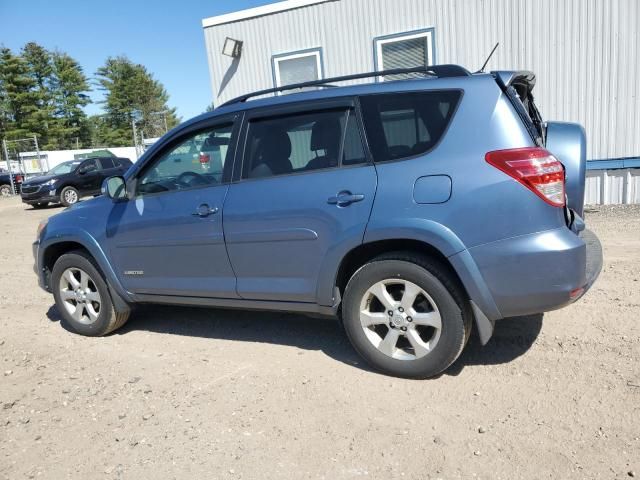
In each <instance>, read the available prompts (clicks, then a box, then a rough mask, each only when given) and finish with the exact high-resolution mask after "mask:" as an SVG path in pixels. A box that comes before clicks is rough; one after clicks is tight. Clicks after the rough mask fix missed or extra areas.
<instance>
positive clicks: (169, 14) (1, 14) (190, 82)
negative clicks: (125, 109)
mask: <svg viewBox="0 0 640 480" xmlns="http://www.w3.org/2000/svg"><path fill="white" fill-rule="evenodd" d="M267 3H274V2H273V1H269V0H180V1H178V2H176V1H167V0H156V1H153V2H150V1H149V2H144V1H141V0H109V1H103V2H96V1H91V0H88V1H87V0H84V1H80V0H76V1H72V0H55V1H52V0H0V44H1V45H4V46H6V47H9V48H11V49H12V50H14V52H16V51H18V50H19V49H20V48H21V47H22V45H24V44H25V43H27V42H30V41H34V42H37V43H39V44H41V45H42V46H44V47H45V48H47V49H49V50H55V49H58V50H61V51H64V52H67V53H68V54H69V55H71V56H72V57H74V58H75V59H76V60H78V61H79V62H80V64H81V65H82V67H83V68H84V71H85V74H87V76H89V77H90V78H91V77H93V74H94V73H95V71H96V70H97V69H98V68H99V67H100V66H101V65H102V64H103V63H104V60H105V59H106V58H107V57H108V56H114V55H126V56H128V57H129V58H130V59H131V60H132V61H134V62H137V63H141V64H143V65H145V66H146V67H147V69H148V70H149V71H150V72H152V73H153V75H154V76H155V78H156V79H158V80H159V81H160V82H162V84H163V85H164V86H165V88H166V89H167V92H168V93H169V105H170V106H171V107H176V108H177V109H178V115H180V116H181V117H182V119H183V120H186V119H188V118H190V117H193V116H195V115H198V114H200V113H202V112H203V111H204V110H205V108H206V107H207V105H209V104H210V103H211V100H212V95H211V88H210V83H209V69H208V66H207V57H206V53H205V47H204V34H203V32H202V23H201V20H202V19H203V18H206V17H211V16H214V15H219V14H222V13H228V12H232V11H236V10H242V9H245V8H251V7H255V6H258V5H264V4H267ZM91 97H92V99H93V100H94V101H97V100H99V99H100V97H101V96H100V93H99V92H98V91H95V90H94V91H93V92H91ZM99 110H100V106H99V105H96V104H93V105H90V106H88V107H87V113H98V112H99Z"/></svg>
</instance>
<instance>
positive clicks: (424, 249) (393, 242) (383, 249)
mask: <svg viewBox="0 0 640 480" xmlns="http://www.w3.org/2000/svg"><path fill="white" fill-rule="evenodd" d="M392 252H412V253H416V254H419V255H421V256H424V257H428V258H430V259H433V260H435V261H437V262H438V263H439V264H440V266H442V267H443V268H445V269H446V270H447V271H449V272H450V273H451V274H452V275H453V277H454V278H456V279H457V281H458V283H459V286H460V287H461V290H462V291H463V292H464V293H465V295H466V296H467V297H468V293H467V291H466V288H465V286H464V284H463V282H462V281H461V279H460V276H459V275H458V273H457V272H456V270H455V268H453V265H451V263H450V262H449V260H448V259H447V257H446V256H445V255H444V254H443V253H442V252H441V251H440V250H438V249H437V248H436V247H434V246H433V245H431V244H429V243H426V242H424V241H421V240H415V239H410V238H393V239H386V240H377V241H373V242H368V243H362V244H360V245H358V246H357V247H355V248H353V249H352V250H350V251H349V252H348V253H347V254H346V255H345V256H344V257H343V258H342V261H341V262H340V265H339V267H338V270H337V272H336V278H335V286H336V287H337V288H338V290H339V291H340V295H343V294H344V290H345V288H346V286H347V283H348V282H349V279H350V278H351V277H352V276H353V274H354V273H355V272H356V271H357V270H358V269H359V268H360V267H361V266H362V265H364V264H366V263H367V262H369V261H371V260H372V259H374V258H376V257H379V256H380V255H384V254H387V253H392Z"/></svg>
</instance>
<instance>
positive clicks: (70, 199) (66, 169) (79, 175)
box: [20, 157, 132, 208]
mask: <svg viewBox="0 0 640 480" xmlns="http://www.w3.org/2000/svg"><path fill="white" fill-rule="evenodd" d="M131 165H132V163H131V160H129V159H128V158H117V157H100V158H88V159H86V160H71V161H69V162H64V163H61V164H59V165H57V166H56V167H54V168H52V169H51V170H49V171H48V172H47V173H46V174H45V175H41V176H38V177H33V178H30V179H28V180H26V181H24V183H23V184H22V189H21V192H20V193H21V196H22V201H23V202H24V203H27V204H29V205H31V206H33V207H34V208H42V207H46V206H47V205H48V204H49V203H61V204H63V205H64V206H65V207H68V206H70V205H73V204H74V203H76V202H77V201H78V200H80V199H81V198H82V197H86V196H90V195H94V196H95V195H100V189H101V187H102V182H103V181H104V180H105V179H106V178H108V177H111V176H113V175H123V174H124V173H125V172H126V171H127V170H128V169H129V167H130V166H131Z"/></svg>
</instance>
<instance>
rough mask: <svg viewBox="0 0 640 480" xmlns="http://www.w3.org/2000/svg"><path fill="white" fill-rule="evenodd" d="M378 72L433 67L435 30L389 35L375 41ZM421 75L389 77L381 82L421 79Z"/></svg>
mask: <svg viewBox="0 0 640 480" xmlns="http://www.w3.org/2000/svg"><path fill="white" fill-rule="evenodd" d="M374 44H375V67H376V70H392V69H395V68H411V67H422V66H427V65H433V63H434V57H435V55H434V49H433V28H430V29H428V30H421V31H417V32H409V33H401V34H396V35H387V36H385V37H379V38H376V39H375V40H374ZM419 76H420V74H404V75H387V76H385V77H384V78H383V77H381V78H380V80H398V79H403V78H414V77H419Z"/></svg>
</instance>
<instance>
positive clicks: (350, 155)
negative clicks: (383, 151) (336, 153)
mask: <svg viewBox="0 0 640 480" xmlns="http://www.w3.org/2000/svg"><path fill="white" fill-rule="evenodd" d="M343 148H344V153H343V155H342V164H343V165H356V164H358V163H365V162H366V161H367V159H366V157H365V154H364V148H363V147H362V138H360V128H358V121H357V119H356V116H355V113H354V112H353V111H350V112H349V115H348V117H347V130H346V132H345V134H344V147H343Z"/></svg>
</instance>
